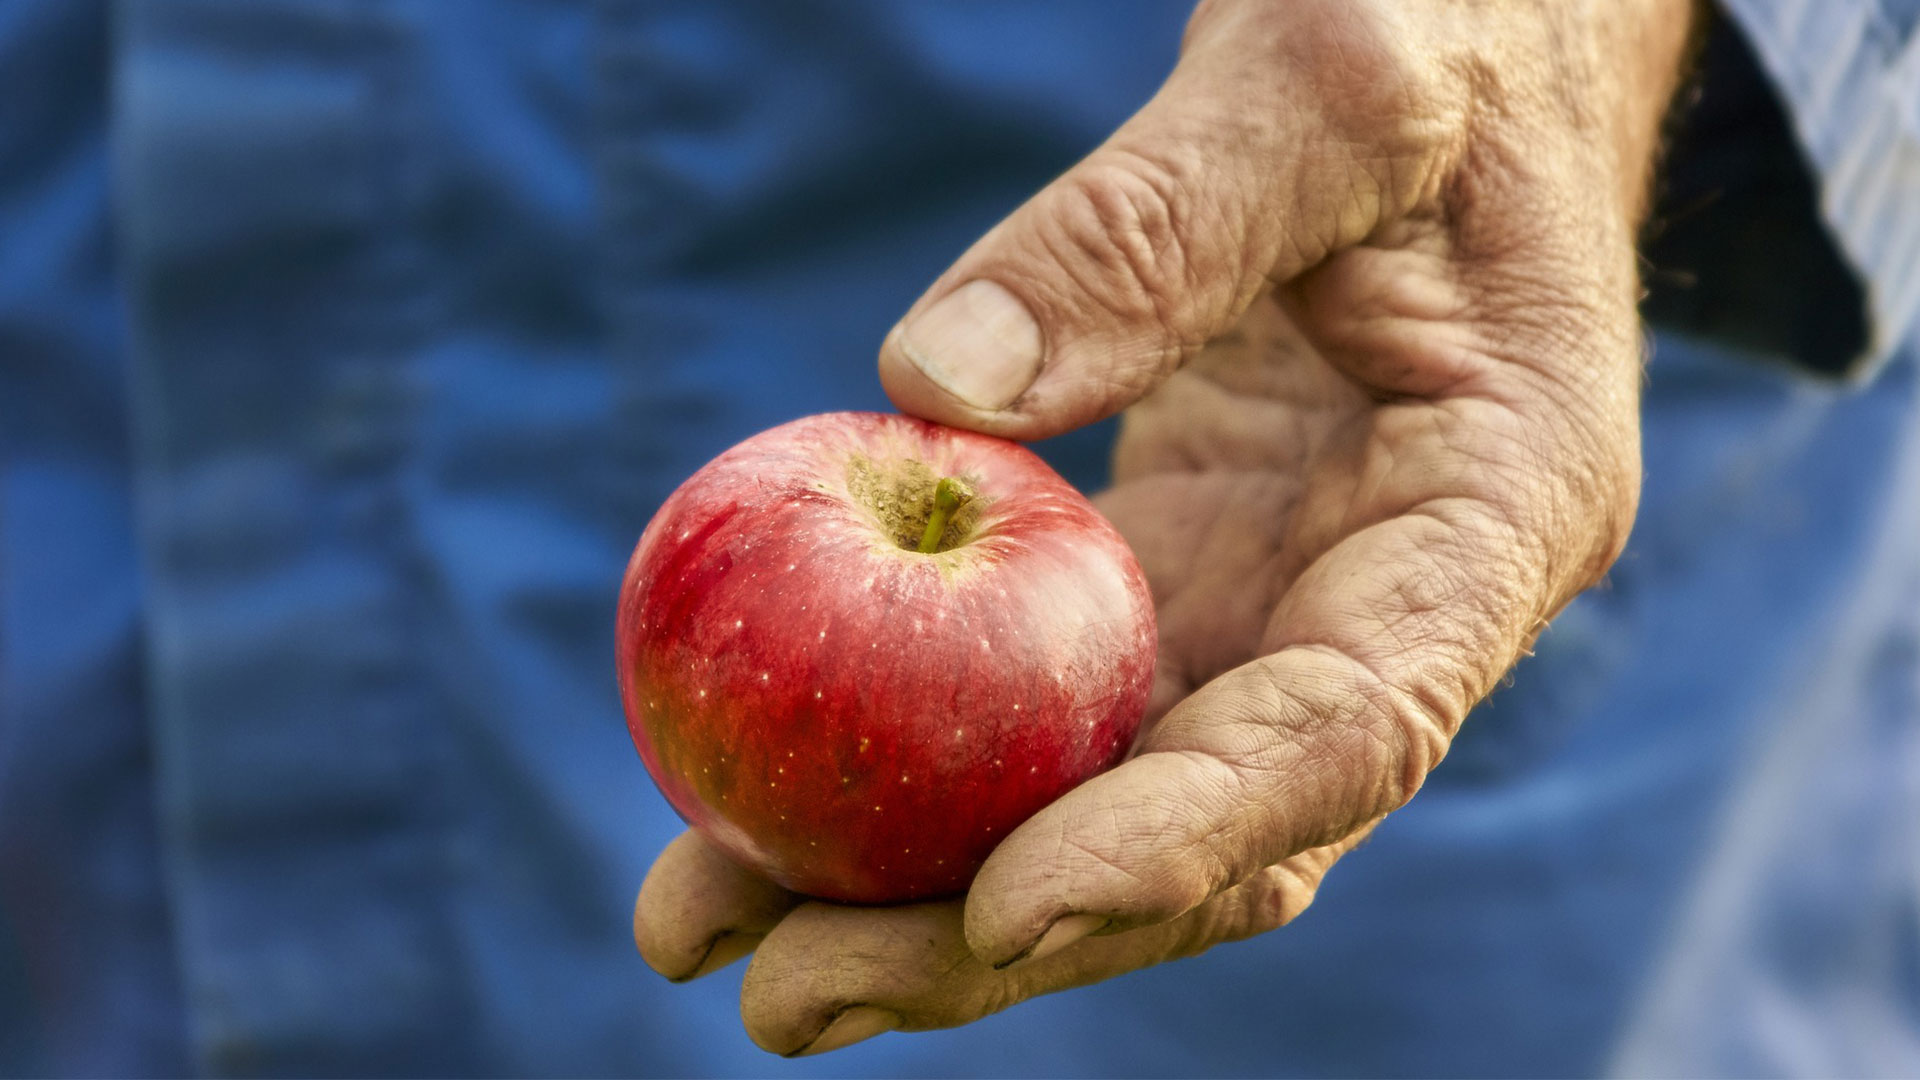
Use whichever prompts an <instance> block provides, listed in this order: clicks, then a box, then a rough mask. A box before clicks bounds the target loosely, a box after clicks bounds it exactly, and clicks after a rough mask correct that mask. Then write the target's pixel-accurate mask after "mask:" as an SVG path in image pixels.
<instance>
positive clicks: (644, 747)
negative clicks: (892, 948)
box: [619, 413, 1155, 903]
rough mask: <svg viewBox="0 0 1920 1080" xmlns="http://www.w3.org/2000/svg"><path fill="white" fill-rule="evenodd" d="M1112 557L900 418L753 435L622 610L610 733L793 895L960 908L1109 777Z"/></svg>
mask: <svg viewBox="0 0 1920 1080" xmlns="http://www.w3.org/2000/svg"><path fill="white" fill-rule="evenodd" d="M1154 649H1155V637H1154V622H1153V603H1152V599H1151V597H1150V595H1149V594H1148V591H1147V583H1146V579H1145V578H1144V577H1143V576H1142V574H1141V572H1140V567H1139V564H1137V563H1136V562H1135V561H1134V558H1133V553H1132V552H1131V551H1129V550H1128V549H1127V545H1126V542H1125V541H1124V540H1122V539H1121V538H1120V534H1119V533H1118V532H1117V531H1115V529H1114V528H1113V526H1112V525H1111V524H1109V523H1108V522H1107V520H1106V519H1105V518H1103V517H1101V516H1100V514H1099V512H1098V511H1096V510H1095V509H1094V508H1093V505H1092V504H1091V503H1089V502H1087V500H1086V499H1085V498H1084V497H1082V496H1081V495H1080V493H1079V492H1077V491H1075V490H1074V489H1073V487H1072V486H1071V485H1069V484H1068V483H1067V482H1066V481H1065V480H1064V479H1062V478H1061V477H1060V475H1059V474H1058V473H1055V472H1054V471H1053V470H1052V469H1050V468H1048V467H1047V465H1046V463H1045V462H1043V461H1041V460H1040V459H1039V458H1038V457H1036V456H1035V455H1034V454H1033V453H1032V452H1031V451H1029V450H1027V449H1026V448H1024V447H1022V446H1020V445H1018V444H1017V443H1012V442H1008V441H1006V440H1004V439H996V438H993V437H991V436H987V435H979V434H975V433H973V432H967V431H958V430H954V429H951V428H946V427H941V426H940V425H937V424H930V423H927V422H925V421H922V420H915V419H912V418H910V417H903V416H888V415H881V414H878V413H833V414H829V415H825V416H814V417H808V418H807V419H804V420H796V421H794V422H793V423H790V424H786V425H783V426H781V427H777V428H774V429H773V430H772V431H768V432H764V433H762V434H760V435H756V436H754V437H753V438H751V439H748V440H747V441H745V442H743V443H741V444H740V445H738V446H735V447H734V448H733V449H731V450H728V451H727V452H726V453H724V454H722V455H720V456H719V457H718V458H716V459H714V460H713V461H712V462H710V463H708V464H707V465H706V467H704V468H702V469H701V470H700V471H699V472H697V473H695V474H694V475H693V477H692V478H691V479H689V480H688V481H687V482H686V483H685V484H682V485H681V486H680V489H679V490H678V491H675V492H674V493H673V495H672V496H671V497H669V498H668V499H667V501H666V503H665V505H663V506H662V507H661V508H660V512H659V513H658V514H656V515H655V516H654V519H653V521H652V522H651V523H649V524H648V526H647V529H646V532H645V533H643V534H642V535H641V537H640V544H639V546H638V547H637V548H636V549H635V550H634V553H633V559H632V561H631V562H630V563H629V564H628V566H627V575H626V580H625V582H624V583H623V584H622V585H621V591H620V623H619V663H620V688H621V695H622V698H623V700H624V701H625V704H626V711H627V726H628V729H629V731H631V733H632V735H633V741H634V744H635V745H636V746H638V747H639V749H640V756H641V757H642V759H644V760H645V761H646V765H647V769H648V771H649V772H651V773H652V774H653V778H654V781H655V782H656V783H658V784H659V785H660V789H661V790H662V791H663V792H664V793H665V794H666V796H667V799H668V800H669V801H670V802H672V804H673V806H674V808H675V809H676V810H678V811H679V812H680V814H681V816H683V817H685V818H686V819H687V821H688V822H689V823H691V824H692V825H693V826H694V827H695V828H697V829H699V830H700V831H701V832H702V833H703V834H705V835H706V837H707V838H708V839H709V840H711V841H713V842H714V843H715V844H717V845H719V846H720V847H721V848H723V849H724V850H726V851H727V852H729V853H730V854H731V855H733V856H734V858H736V859H738V860H739V861H740V862H742V863H743V864H745V865H747V866H751V867H754V868H757V869H758V870H760V871H761V872H763V873H765V874H766V875H767V876H769V877H770V878H772V879H773V880H774V881H777V882H779V883H780V884H782V885H784V886H786V887H787V888H789V889H793V890H794V891H796V892H801V893H807V894H810V895H813V896H819V897H826V898H829V899H834V900H843V901H853V902H861V903H881V902H891V901H900V900H911V899H917V898H922V897H930V896H939V895H944V894H950V893H954V892H959V891H961V890H963V889H965V888H966V886H967V883H968V882H969V881H971V880H972V878H973V874H974V872H975V871H976V870H978V869H979V867H980V863H981V862H982V861H983V860H984V859H985V858H986V857H987V853H988V852H990V851H992V850H993V846H994V844H996V843H997V842H998V841H999V840H1000V839H1001V838H1002V837H1004V836H1006V834H1007V833H1008V832H1009V831H1011V830H1012V829H1013V828H1014V827H1015V826H1017V825H1019V824H1020V823H1021V822H1022V821H1025V820H1026V819H1027V818H1028V817H1030V816H1032V814H1033V813H1034V812H1035V811H1037V810H1039V809H1040V808H1041V807H1043V806H1045V805H1046V804H1047V803H1049V802H1051V801H1053V800H1054V799H1055V798H1058V797H1059V796H1060V795H1061V794H1062V793H1063V792H1065V791H1067V790H1068V789H1069V788H1072V787H1073V786H1074V785H1076V784H1079V783H1081V782H1082V781H1084V780H1086V779H1087V778H1088V777H1091V776H1093V775H1094V774H1096V773H1098V772H1100V771H1102V770H1103V769H1107V768H1109V767H1111V766H1113V765H1114V764H1116V763H1117V762H1118V761H1119V760H1120V759H1121V758H1122V757H1123V756H1125V754H1126V752H1127V750H1128V748H1129V746H1130V745H1131V743H1132V740H1133V736H1134V732H1135V730H1136V729H1137V728H1138V727H1139V724H1140V718H1141V715H1142V713H1143V712H1144V711H1145V710H1146V705H1147V697H1148V693H1149V691H1150V689H1151V687H1152V682H1153V662H1154Z"/></svg>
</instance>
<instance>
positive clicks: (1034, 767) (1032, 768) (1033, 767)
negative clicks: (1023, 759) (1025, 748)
mask: <svg viewBox="0 0 1920 1080" xmlns="http://www.w3.org/2000/svg"><path fill="white" fill-rule="evenodd" d="M1027 771H1028V772H1030V773H1037V772H1039V771H1040V766H1038V765H1031V766H1028V768H1027Z"/></svg>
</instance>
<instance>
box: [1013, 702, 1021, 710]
mask: <svg viewBox="0 0 1920 1080" xmlns="http://www.w3.org/2000/svg"><path fill="white" fill-rule="evenodd" d="M1013 711H1014V712H1019V711H1020V703H1019V702H1015V703H1014V705H1013Z"/></svg>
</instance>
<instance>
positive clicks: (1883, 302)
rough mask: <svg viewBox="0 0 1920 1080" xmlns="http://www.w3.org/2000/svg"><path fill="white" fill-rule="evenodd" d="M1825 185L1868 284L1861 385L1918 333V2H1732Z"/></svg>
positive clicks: (1838, 226) (1838, 232)
mask: <svg viewBox="0 0 1920 1080" xmlns="http://www.w3.org/2000/svg"><path fill="white" fill-rule="evenodd" d="M1725 7H1726V10H1727V13H1728V14H1729V15H1730V16H1731V17H1732V18H1733V19H1734V21H1735V22H1736V23H1737V24H1738V25H1739V26H1740V28H1741V29H1742V31H1743V32H1744V33H1745V34H1746V35H1747V37H1748V39H1749V41H1750V42H1751V43H1752V45H1753V48H1754V51H1755V53H1756V54H1757V55H1758V56H1759V58H1760V62H1761V64H1762V66H1764V67H1765V68H1766V70H1767V72H1768V74H1769V75H1770V76H1771V77H1772V79H1773V81H1774V84H1775V86H1776V87H1777V88H1778V89H1779V91H1780V95H1781V97H1782V99H1783V101H1784V102H1785V104H1786V106H1787V111H1788V113H1789V115H1790V116H1791V117H1792V121H1793V125H1794V128H1795V131H1796V133H1797V135H1798V136H1799V139H1800V142H1801V144H1802V146H1803V147H1804V149H1805V150H1806V152H1807V155H1808V157H1809V158H1810V159H1811V161H1812V163H1813V165H1814V167H1815V169H1816V170H1817V171H1818V173H1819V174H1820V178H1821V212H1822V215H1823V216H1824V218H1825V219H1826V222H1827V224H1828V226H1829V227H1830V228H1831V229H1832V230H1833V232H1834V235H1835V237H1836V238H1837V239H1838V241H1839V244H1840V247H1841V250H1842V251H1843V252H1844V253H1845V254H1846V256H1847V258H1848V259H1849V260H1850V261H1851V262H1852V263H1853V265H1854V266H1855V268H1856V269H1857V271H1858V272H1859V275H1860V277H1861V280H1862V282H1863V283H1864V284H1865V285H1866V289H1867V297H1868V306H1869V310H1870V314H1871V318H1872V320H1873V327H1872V335H1871V338H1870V340H1869V343H1868V348H1867V354H1866V355H1865V356H1864V357H1862V358H1861V361H1860V362H1859V363H1857V364H1856V365H1855V371H1856V373H1857V374H1858V375H1860V376H1862V377H1864V376H1867V375H1870V374H1872V373H1873V372H1875V371H1877V370H1878V369H1879V368H1880V367H1881V366H1882V365H1883V364H1884V363H1885V362H1886V360H1887V359H1888V358H1889V357H1890V356H1892V354H1893V353H1894V352H1895V351H1896V350H1897V349H1898V348H1899V347H1900V345H1901V344H1902V343H1903V342H1905V341H1907V340H1908V339H1909V338H1910V337H1911V336H1912V335H1913V334H1914V333H1915V332H1916V330H1917V329H1920V34H1916V33H1915V32H1914V31H1915V24H1916V22H1920V0H1725Z"/></svg>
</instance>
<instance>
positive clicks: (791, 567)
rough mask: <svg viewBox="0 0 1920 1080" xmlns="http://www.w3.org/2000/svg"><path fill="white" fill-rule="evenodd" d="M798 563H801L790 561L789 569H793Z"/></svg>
mask: <svg viewBox="0 0 1920 1080" xmlns="http://www.w3.org/2000/svg"><path fill="white" fill-rule="evenodd" d="M798 565H800V564H799V563H788V564H787V569H789V570H792V569H793V568H794V567H796V566H798Z"/></svg>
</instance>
